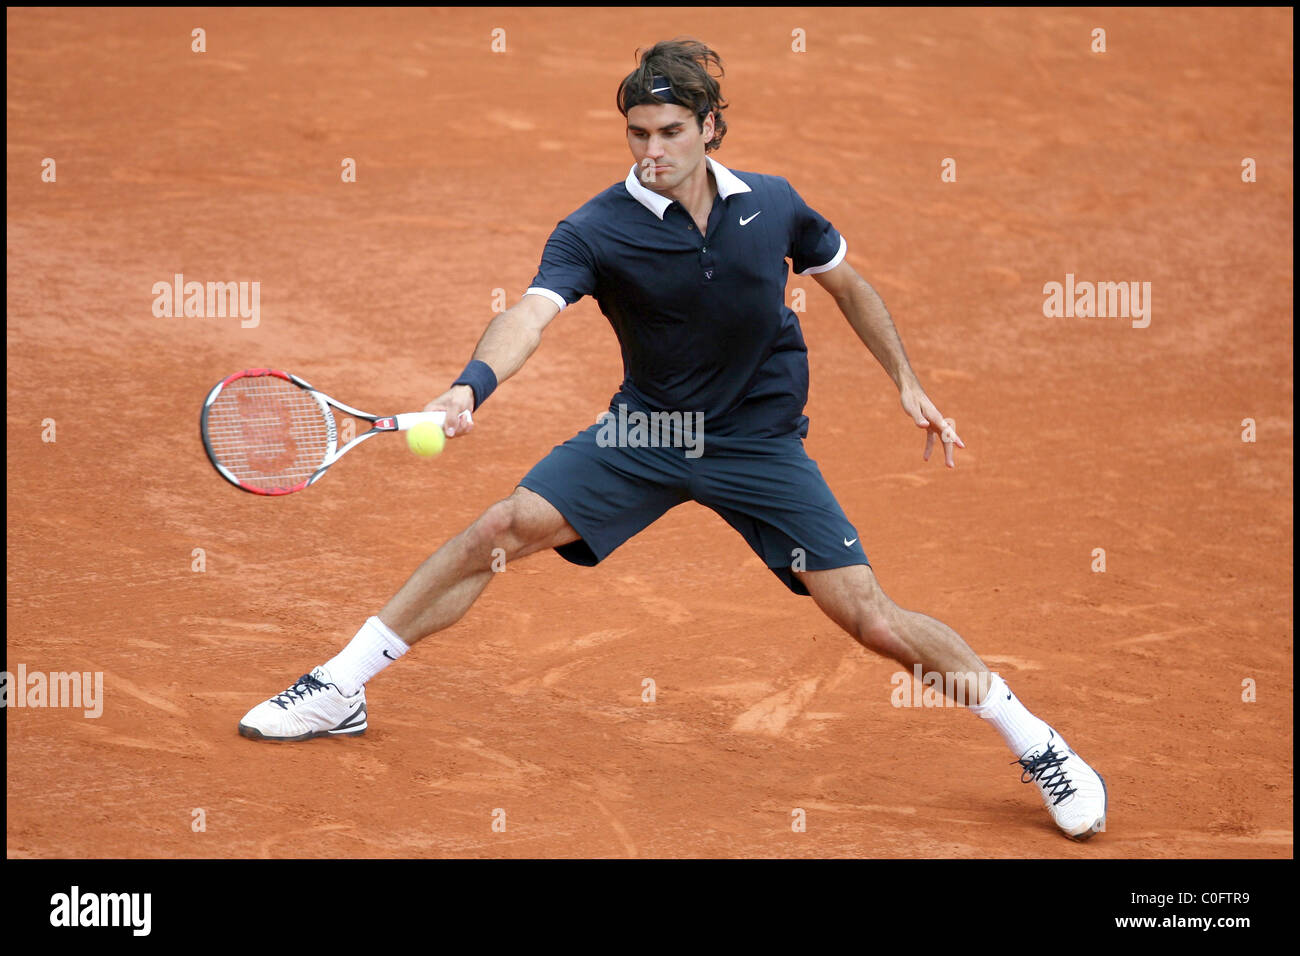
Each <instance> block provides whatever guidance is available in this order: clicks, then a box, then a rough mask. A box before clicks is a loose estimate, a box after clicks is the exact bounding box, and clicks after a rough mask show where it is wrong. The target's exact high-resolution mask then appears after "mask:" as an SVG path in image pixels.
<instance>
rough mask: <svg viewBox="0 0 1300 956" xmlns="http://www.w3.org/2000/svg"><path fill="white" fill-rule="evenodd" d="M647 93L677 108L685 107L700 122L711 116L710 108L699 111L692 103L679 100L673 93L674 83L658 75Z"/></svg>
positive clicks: (653, 79)
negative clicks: (697, 117)
mask: <svg viewBox="0 0 1300 956" xmlns="http://www.w3.org/2000/svg"><path fill="white" fill-rule="evenodd" d="M647 92H648V93H649V94H650V95H651V96H654V97H656V98H657V99H660V100H662V101H663V102H665V103H672V104H673V105H675V106H681V107H684V108H685V109H688V110H690V111H691V112H693V113H695V114H696V115H697V116H699V118H700V122H703V121H704V117H706V116H708V115H709V112H710V109H709V107H708V106H705V107H703V108H702V109H698V110H697V109H695V108H694V107H693V106H691V104H690V103H686V102H683V101H682V100H679V99H678V98H677V96H676V95H675V94H674V93H673V85H672V83H670V82H668V77H666V76H660V75H659V74H658V73H656V74H655V75H654V76H653V77H652V78H651V80H650V89H649V90H648V91H647Z"/></svg>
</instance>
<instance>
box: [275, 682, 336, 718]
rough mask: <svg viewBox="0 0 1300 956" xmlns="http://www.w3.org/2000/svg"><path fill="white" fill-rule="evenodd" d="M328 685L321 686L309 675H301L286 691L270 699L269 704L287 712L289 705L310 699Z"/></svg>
mask: <svg viewBox="0 0 1300 956" xmlns="http://www.w3.org/2000/svg"><path fill="white" fill-rule="evenodd" d="M328 687H329V685H328V684H322V683H321V682H320V681H319V680H317V679H316V678H315V677H312V676H311V675H310V674H303V675H302V676H301V677H299V678H298V679H297V680H296V681H294V682H293V686H292V687H290V688H289V689H288V690H285V691H282V692H281V693H279V694H276V695H275V696H274V697H272V698H271V703H273V704H275V705H276V706H278V707H279V708H280V709H281V710H288V709H289V705H290V704H296V703H297V702H298V701H300V700H304V699H306V698H308V697H310V696H311V695H312V694H315V693H317V692H318V691H322V690H326V689H327V688H328Z"/></svg>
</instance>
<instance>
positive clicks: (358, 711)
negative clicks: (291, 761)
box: [239, 667, 367, 740]
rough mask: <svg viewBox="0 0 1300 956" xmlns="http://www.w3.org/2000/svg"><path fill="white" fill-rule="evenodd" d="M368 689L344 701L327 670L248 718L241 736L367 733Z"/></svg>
mask: <svg viewBox="0 0 1300 956" xmlns="http://www.w3.org/2000/svg"><path fill="white" fill-rule="evenodd" d="M366 726H367V725H366V689H365V688H364V687H362V688H361V689H360V690H359V691H357V693H356V695H355V696H353V697H344V696H343V694H342V693H341V692H340V691H339V689H338V687H337V686H335V685H334V684H333V683H331V682H330V679H329V674H327V673H326V672H325V669H324V668H323V667H317V668H316V669H315V670H314V671H312V672H311V673H310V674H303V675H302V676H301V677H299V678H298V679H297V680H296V681H294V682H293V686H291V687H290V688H289V689H288V690H285V691H282V692H280V693H279V694H276V695H275V696H274V697H272V698H271V699H270V700H265V701H263V702H262V703H260V704H258V705H257V706H256V707H254V708H253V709H252V710H250V711H249V712H248V713H246V714H245V715H244V719H243V720H241V721H240V722H239V733H240V734H241V735H242V736H244V737H250V738H252V739H253V740H310V739H311V738H313V737H326V736H343V735H347V734H362V733H365V731H366Z"/></svg>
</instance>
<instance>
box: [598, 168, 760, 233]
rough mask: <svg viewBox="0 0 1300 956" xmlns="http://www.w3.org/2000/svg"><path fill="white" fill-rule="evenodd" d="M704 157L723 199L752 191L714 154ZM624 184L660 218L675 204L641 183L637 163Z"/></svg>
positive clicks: (635, 197)
mask: <svg viewBox="0 0 1300 956" xmlns="http://www.w3.org/2000/svg"><path fill="white" fill-rule="evenodd" d="M704 158H705V159H706V160H708V163H709V168H710V169H711V170H713V178H714V180H715V181H716V182H717V184H718V195H719V196H721V197H722V198H723V199H727V198H730V197H731V196H734V195H735V194H736V193H747V192H749V191H750V189H749V187H748V186H747V185H745V183H744V182H742V181H741V179H740V177H738V176H737V175H736V174H735V173H733V172H732V171H731V170H729V169H728V168H727V167H726V166H723V165H722V164H721V163H720V162H718V161H717V160H716V159H714V158H713V157H712V156H705V157H704ZM624 185H625V186H627V191H628V193H630V194H631V196H632V198H633V199H635V200H636V201H637V202H639V203H640V204H641V205H643V206H645V207H646V208H647V209H649V210H650V211H651V212H652V213H654V214H655V215H656V216H658V217H659V218H660V219H663V217H664V212H665V211H666V210H667V209H668V207H669V206H671V205H672V204H673V200H671V199H669V198H668V197H667V196H661V195H660V194H659V193H657V192H655V191H654V190H652V189H646V188H645V187H644V186H642V185H641V182H640V180H638V179H637V176H636V163H633V164H632V168H631V169H630V170H628V173H627V179H626V180H625V181H624Z"/></svg>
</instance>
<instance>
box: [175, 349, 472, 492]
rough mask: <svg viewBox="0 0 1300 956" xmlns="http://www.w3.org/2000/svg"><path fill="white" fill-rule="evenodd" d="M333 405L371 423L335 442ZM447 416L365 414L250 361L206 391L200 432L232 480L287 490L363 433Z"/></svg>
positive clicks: (316, 473) (318, 473)
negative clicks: (344, 441)
mask: <svg viewBox="0 0 1300 956" xmlns="http://www.w3.org/2000/svg"><path fill="white" fill-rule="evenodd" d="M334 409H338V410H339V411H341V412H343V413H344V414H346V415H351V416H352V417H353V418H360V419H362V420H364V421H367V422H370V424H371V427H370V429H369V430H368V431H366V432H364V433H362V434H360V435H358V436H357V437H356V438H354V439H352V440H351V441H350V442H348V443H347V444H346V445H344V446H343V447H342V448H339V447H338V426H337V424H336V423H335V420H334V411H333V410H334ZM465 414H466V420H467V421H469V422H471V423H472V421H473V419H472V418H469V413H468V412H466V413H465ZM446 417H447V416H446V413H445V412H409V413H406V414H402V415H388V416H384V417H380V416H378V415H371V414H369V413H368V412H363V411H360V410H359V409H356V408H353V407H352V406H351V405H344V404H343V403H342V402H340V401H338V400H336V399H333V398H331V397H330V396H328V395H326V394H325V393H324V392H320V391H317V390H316V389H314V388H312V387H311V385H309V384H307V382H305V381H303V380H302V379H301V378H299V377H298V376H297V375H291V374H290V373H288V372H282V371H280V370H278V369H273V368H250V369H245V370H244V371H242V372H236V373H235V374H234V375H230V376H228V377H226V378H224V379H222V380H221V381H220V382H218V383H217V384H216V385H214V386H213V388H212V391H210V392H208V397H207V398H206V399H204V401H203V411H202V413H201V415H200V416H199V433H200V435H201V436H202V438H203V448H204V450H205V451H207V453H208V460H209V461H211V462H212V467H214V468H216V469H217V473H218V474H219V475H221V477H222V478H225V479H226V480H227V481H228V482H230V483H231V484H232V485H234V486H235V487H236V488H239V489H241V490H243V491H248V492H252V493H253V494H255V495H289V494H293V493H294V492H295V491H302V490H303V489H304V488H307V487H309V486H310V485H313V484H315V483H316V482H317V481H319V480H320V479H321V477H323V476H324V474H325V472H326V470H327V469H328V468H329V467H330V466H331V465H333V464H334V463H335V462H336V461H338V460H339V459H340V458H342V457H343V456H344V455H345V454H347V453H348V452H349V451H351V450H352V449H353V448H355V447H356V446H357V445H359V444H361V443H362V442H363V441H365V440H366V439H367V438H371V437H373V436H375V435H378V434H379V433H380V432H395V431H406V430H407V429H408V428H411V427H413V426H415V425H418V424H420V423H421V422H433V423H434V424H436V425H441V424H442V423H443V421H444V420H445V419H446Z"/></svg>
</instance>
